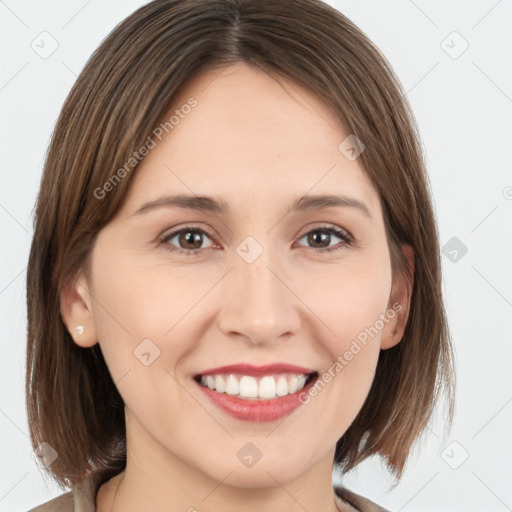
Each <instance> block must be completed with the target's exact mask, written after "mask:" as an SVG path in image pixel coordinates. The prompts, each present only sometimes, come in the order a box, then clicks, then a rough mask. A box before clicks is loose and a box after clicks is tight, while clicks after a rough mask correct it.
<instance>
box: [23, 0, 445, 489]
mask: <svg viewBox="0 0 512 512" xmlns="http://www.w3.org/2000/svg"><path fill="white" fill-rule="evenodd" d="M237 62H245V63H248V64H251V65H253V66H257V67H258V68H260V69H261V70H263V71H265V72H266V73H268V74H269V75H271V76H282V77H285V78H287V79H289V80H291V81H292V83H295V84H299V85H300V86H302V87H305V88H307V90H309V91H312V92H313V93H314V94H315V95H316V96H317V97H318V98H320V99H321V100H323V101H324V102H325V104H326V105H328V106H329V108H330V109H331V110H332V111H333V112H334V113H335V115H337V116H338V117H339V119H340V121H341V122H342V123H343V126H344V127H345V129H346V131H347V133H350V134H354V135H355V136H356V137H357V138H358V139H360V140H361V141H363V143H364V145H365V150H364V151H363V152H362V153H361V154H360V156H359V158H360V162H361V165H362V167H363V169H364V170H365V172H366V173H367V175H368V176H369V178H370V179H371V182H372V183H373V185H374V186H375V187H376V190H377V191H378V193H379V196H380V201H381V207H382V211H383V215H384V222H385V227H386V236H387V241H388V246H389V251H390V257H391V266H392V275H393V278H398V279H401V278H403V279H405V278H411V277H413V278H414V286H413V291H412V295H411V297H410V300H411V304H410V311H409V318H408V321H407V325H406V328H405V331H404V336H403V339H402V340H401V342H400V343H398V344H397V345H396V346H394V347H393V348H390V349H387V350H381V352H380V354H379V360H378V364H377V370H376V374H375V378H374V381H373V383H372V387H371V389H370V392H369V394H368V396H367V399H366V401H365V402H364V404H363V406H362V409H361V410H360V412H359V413H358V415H357V417H356V418H355V420H354V421H353V423H352V424H351V425H350V427H349V428H348V430H347V431H346V432H345V434H344V435H343V436H342V437H341V438H340V439H339V440H338V442H337V445H336V451H335V458H334V461H333V463H334V464H337V465H339V466H340V468H341V469H342V470H343V471H348V470H350V469H352V468H353V467H355V466H356V465H357V464H358V463H360V462H361V461H363V460H364V459H366V458H367V457H369V456H371V455H380V456H381V457H382V458H383V459H384V461H385V462H386V465H387V467H388V469H389V470H390V471H391V472H392V473H393V474H394V476H395V478H396V479H400V478H401V476H402V473H403V469H404V466H405V463H406V460H407V457H408V455H409V451H410V449H411V446H412V444H413V442H414V441H415V440H416V439H417V438H419V437H420V435H421V434H422V433H423V431H424V430H425V427H426V426H427V424H428V421H429V418H430V417H431V415H432V413H433V411H434V406H435V405H436V403H437V401H438V398H439V395H440V391H444V392H446V396H447V397H448V403H449V408H448V413H447V418H446V419H447V424H451V422H452V419H453V409H454V387H455V376H454V371H453V349H452V344H451V339H450V333H449V329H448V324H447V319H446V313H445V310H444V305H443V298H442V290H441V287H442V284H441V259H440V250H439V239H438V233H437V227H436V221H435V217H434V212H433V208H432V204H431V199H430V189H429V187H430V185H429V182H428V177H427V174H426V170H425V167H426V165H425V163H424V157H423V154H422V151H423V150H422V147H421V143H420V141H419V135H418V130H417V127H416V121H415V119H414V116H413V114H412V112H411V108H410V106H409V105H408V102H407V100H406V97H405V93H404V92H403V89H402V87H401V85H400V83H399V81H398V79H397V78H396V76H395V75H394V72H393V71H392V68H391V66H390V65H389V63H388V62H387V60H386V58H385V57H384V56H383V55H382V54H381V52H380V51H379V50H378V49H377V48H376V47H375V46H374V44H373V43H372V42H371V41H369V40H368V38H367V37H366V35H365V34H364V33H363V32H362V31H361V30H360V29H359V28H357V27H356V26H355V25H354V24H353V23H352V22H351V21H350V20H349V19H347V18H346V17H345V16H344V15H342V14H341V13H340V12H338V11H337V10H335V9H334V8H332V7H330V6H328V5H327V4H325V3H323V2H322V1H320V0H258V1H251V0H208V1H205V0H179V1H173V0H156V1H153V2H151V3H149V4H147V5H145V6H143V7H141V8H139V9H138V10H136V11H135V12H134V13H133V14H131V15H130V16H129V17H128V18H126V19H125V20H124V21H123V22H121V23H120V24H119V25H118V26H117V27H116V28H115V29H114V30H113V31H112V32H111V33H110V34H109V35H108V36H107V37H106V38H105V40H104V41H103V42H102V44H101V45H100V46H99V48H98V49H97V50H96V51H95V52H94V54H93V55H92V56H91V58H90V59H89V61H88V62H87V64H86V65H85V67H84V69H83V70H82V72H81V73H80V76H79V77H78V79H77V81H76V83H75V84H74V86H73V88H72V90H71V91H70V93H69V95H68V97H67V99H66V101H65V103H64V105H63V108H62V111H61V113H60V116H59V118H58V120H57V123H56V126H55V129H54V132H53V135H52V138H51V142H50V145H49V148H48V152H47V154H46V159H45V165H44V169H43V175H42V179H41V184H40V191H39V195H38V197H37V204H36V207H35V208H36V212H35V216H34V236H33V240H32V245H31V250H30V256H29V262H28V272H27V314H28V334H27V336H28V340H27V374H26V400H27V414H28V421H29V427H30V436H31V440H32V445H33V447H34V449H35V448H36V447H39V446H40V444H41V443H48V444H49V445H50V446H51V447H52V448H53V449H54V450H55V451H56V452H57V454H58V458H57V459H56V460H55V461H54V462H53V463H52V464H51V466H50V467H48V468H47V471H48V472H49V473H50V475H51V476H52V477H53V478H54V479H55V480H56V481H57V483H59V484H60V485H61V486H72V485H75V484H77V483H79V482H80V481H82V480H83V479H84V478H85V477H86V476H87V475H89V474H91V473H92V474H93V475H94V478H95V479H96V481H97V482H98V488H99V485H101V484H102V483H104V482H106V481H107V480H108V479H110V478H111V477H112V476H114V475H115V474H117V473H119V472H121V471H122V470H123V469H124V467H125V465H126V439H125V421H124V403H123V400H122V398H121V396H120V394H119V393H118V391H117V388H116V386H115V383H114V382H113V380H112V378H111V376H110V373H109V370H108V367H107V366H106V364H105V361H104V359H103V356H102V353H101V350H100V347H99V344H96V345H94V346H93V347H91V348H81V347H79V346H77V345H76V344H75V343H74V342H73V339H72V337H71V335H70V334H69V332H68V330H67V328H66V325H65V324H64V322H63V319H62V316H61V314H60V299H59V295H60V291H61V290H62V289H63V287H64V286H65V285H66V284H68V283H70V282H72V281H73V280H74V278H75V276H76V274H77V272H78V271H80V270H82V271H84V272H85V273H86V275H90V262H91V258H90V256H91V253H92V249H93V247H94V243H95V239H96V236H97V235H98V232H99V231H100V230H101V229H102V228H103V227H104V226H105V225H106V224H107V223H108V222H109V220H110V219H112V218H113V216H114V215H115V214H116V212H117V211H118V209H119V207H120V206H121V204H122V202H123V199H124V198H125V196H126V192H127V190H128V187H129V185H130V182H131V177H133V175H134V172H135V170H136V166H134V167H133V169H131V172H126V175H125V176H124V177H123V179H119V180H117V182H116V183H115V186H112V187H111V190H110V191H109V193H108V194H104V193H103V194H101V193H99V192H98V191H100V190H102V189H103V187H104V185H105V183H107V182H109V180H112V179H113V177H114V174H115V173H116V171H118V170H119V171H118V174H119V172H120V169H122V168H123V166H124V165H125V164H126V162H127V161H129V160H130V158H134V157H135V156H136V155H137V156H138V155H139V153H138V151H139V149H140V148H142V147H143V146H145V144H146V143H147V141H148V137H149V136H150V135H151V134H152V133H153V130H155V128H156V127H157V126H159V124H160V123H161V122H162V119H164V115H166V114H167V110H168V108H169V106H170V104H171V102H172V100H173V97H174V96H175V95H176V94H177V92H178V91H179V90H180V89H181V88H182V87H183V86H184V84H185V83H186V82H187V80H189V79H190V78H192V77H194V76H195V75H197V74H198V73H200V72H202V71H205V70H212V69H219V70H220V69H222V68H224V67H227V66H229V65H231V64H234V63H237ZM401 244H410V245H411V246H412V247H413V249H414V253H415V265H414V272H412V271H411V268H410V267H409V266H408V263H407V259H406V258H405V256H404V254H403V253H402V251H401V250H400V245H401Z"/></svg>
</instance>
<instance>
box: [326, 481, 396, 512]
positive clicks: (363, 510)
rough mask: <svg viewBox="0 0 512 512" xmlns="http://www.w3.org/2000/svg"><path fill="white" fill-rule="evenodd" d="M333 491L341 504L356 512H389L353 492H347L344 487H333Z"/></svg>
mask: <svg viewBox="0 0 512 512" xmlns="http://www.w3.org/2000/svg"><path fill="white" fill-rule="evenodd" d="M334 491H335V493H336V495H337V496H338V497H339V498H340V501H342V503H343V504H348V505H350V506H352V507H353V509H352V510H354V511H357V512H389V510H387V509H385V508H382V507H381V506H380V505H377V503H375V502H373V501H371V500H369V499H368V498H365V497H364V496H361V495H359V494H356V493H355V492H352V491H349V490H348V489H346V488H345V487H335V488H334Z"/></svg>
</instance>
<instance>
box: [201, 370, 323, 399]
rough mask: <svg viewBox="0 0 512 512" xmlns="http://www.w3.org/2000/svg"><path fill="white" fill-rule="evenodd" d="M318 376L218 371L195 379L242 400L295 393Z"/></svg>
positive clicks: (272, 397) (220, 392)
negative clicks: (260, 374) (246, 373)
mask: <svg viewBox="0 0 512 512" xmlns="http://www.w3.org/2000/svg"><path fill="white" fill-rule="evenodd" d="M317 377H318V372H311V373H291V372H280V373H273V374H271V375H263V376H259V377H255V376H252V375H244V374H240V373H218V374H210V375H201V374H199V375H196V376H195V377H194V380H195V381H196V382H197V383H198V384H199V385H200V386H203V387H205V388H208V389H210V390H212V391H215V392H216V393H219V394H226V395H230V396H232V397H234V398H240V399H242V400H254V401H263V400H275V399H278V398H281V397H284V396H288V395H293V394H295V393H298V392H300V391H301V390H302V389H304V387H305V386H307V385H308V384H310V383H311V382H312V381H313V380H316V379H317Z"/></svg>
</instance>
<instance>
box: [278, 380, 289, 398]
mask: <svg viewBox="0 0 512 512" xmlns="http://www.w3.org/2000/svg"><path fill="white" fill-rule="evenodd" d="M287 394H288V381H287V380H286V379H285V378H284V377H279V379H277V385H276V395H277V396H285V395H287Z"/></svg>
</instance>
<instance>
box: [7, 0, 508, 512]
mask: <svg viewBox="0 0 512 512" xmlns="http://www.w3.org/2000/svg"><path fill="white" fill-rule="evenodd" d="M144 3H145V2H142V1H140V0H129V1H121V0H108V1H101V2H100V1H99V0H89V1H85V0H73V1H69V0H68V1H60V2H59V1H45V2H41V1H39V2H37V1H35V0H33V1H15V0H5V1H4V0H0V39H1V45H0V52H1V64H0V66H1V67H0V130H1V134H0V140H1V145H0V148H1V171H0V226H1V229H2V244H1V250H0V252H1V258H2V259H1V262H2V264H1V266H0V307H1V312H2V316H1V323H0V336H1V339H2V352H1V353H2V357H1V358H0V365H1V366H0V390H1V391H0V434H1V435H0V461H1V470H0V475H1V476H0V511H7V510H9V511H16V510H20V511H21V510H27V509H29V508H31V507H33V506H35V505H37V504H40V503H42V502H43V501H46V500H48V499H50V498H51V497H53V496H57V495H58V494H60V493H61V492H62V491H60V490H59V489H58V488H57V487H56V486H55V485H53V484H51V483H45V480H44V479H43V476H42V473H41V471H40V470H38V469H37V467H36V465H35V462H34V460H33V455H32V453H31V448H30V444H29V440H28V437H27V432H28V429H27V423H26V414H25V404H24V395H23V387H24V364H25V362H24V358H25V342H26V341H25V334H26V307H25V284H26V265H27V258H28V251H29V246H30V241H31V235H32V208H33V206H34V202H35V198H36V194H37V190H38V186H39V180H40V176H41V171H42V164H43V159H44V155H45V151H46V147H47V144H48V140H49V137H50V134H51V131H52V129H53V125H54V123H55V121H56V118H57V116H58V113H59V111H60V108H61V106H62V103H63V101H64V99H65V96H66V95H67V93H68V91H69V90H70V88H71V86H72V84H73V82H74V81H75V78H76V76H77V74H78V73H79V71H80V70H81V69H82V67H83V65H84V64H85V62H86V60H87V58H88V57H89V56H90V54H91V53H92V52H93V50H94V49H95V48H96V47H97V46H98V45H99V43H100V42H101V40H102V39H103V38H104V37H105V36H106V35H107V34H108V33H109V32H110V31H111V30H112V29H113V27H114V26H115V25H116V24H117V23H118V22H119V21H121V20H122V19H123V18H125V17H126V16H127V15H128V14H130V13H131V12H132V11H133V10H135V9H136V8H137V7H139V6H141V5H143V4H144ZM329 3H330V4H331V5H333V6H334V7H336V8H338V9H339V10H340V11H342V12H343V13H344V14H346V15H347V16H348V17H349V18H350V19H352V20H353V21H354V22H355V23H356V24H357V25H358V26H359V27H360V28H361V29H362V30H363V31H365V32H366V33H367V34H368V36H369V37H370V38H371V39H372V40H373V41H374V42H375V43H376V44H377V46H378V47H379V48H380V49H381V50H382V51H383V53H384V54H385V55H386V56H387V58H388V59H389V60H390V62H391V64H392V66H393V67H394V69H395V70H396V72H397V74H398V76H399V78H400V80H401V81H402V83H403V84H404V87H405V90H406V91H407V97H408V99H409V101H410V102H411V104H412V106H413V110H414V112H415V114H416V117H417V119H418V123H419V127H420V132H421V136H422V139H423V142H424V146H425V150H426V154H427V160H428V170H429V176H430V180H431V185H432V192H433V196H434V200H435V208H436V213H437V218H438V222H439V231H440V237H441V244H442V245H443V246H445V245H446V244H448V243H449V245H448V246H447V250H446V252H447V254H448V255H447V256H446V255H444V256H443V273H444V291H445V296H446V304H447V310H448V313H449V320H450V325H451V329H452V334H453V338H454V343H455V349H456V356H457V370H458V395H457V397H458V401H457V410H456V419H455V424H454V428H453V429H452V432H451V433H450V434H449V435H447V436H444V435H443V430H444V429H443V415H442V409H440V413H439V414H438V416H437V420H436V421H433V422H432V423H431V425H430V428H429V434H428V437H425V440H424V442H423V444H422V445H421V446H418V448H422V449H421V450H420V449H417V450H415V452H414V453H413V454H412V456H411V459H410V462H409V465H408V467H407V471H406V473H405V476H404V478H403V480H402V481H401V483H400V484H399V485H398V486H397V487H395V488H394V489H393V490H392V491H389V485H390V483H391V479H390V478H389V475H387V473H386V471H385V469H384V468H383V467H382V465H381V464H380V462H379V461H378V460H371V461H368V462H367V463H364V464H362V465H361V466H360V467H359V468H358V469H357V470H356V471H354V472H352V474H350V475H349V476H348V477H347V478H346V482H345V483H346V485H347V486H348V487H349V488H350V487H351V488H352V489H354V490H355V491H356V492H360V493H362V494H364V495H366V496H368V497H370V498H372V499H374V500H376V501H378V502H379V503H380V504H381V505H383V506H386V507H387V508H389V509H390V510H392V511H394V512H398V511H402V510H403V511H405V512H412V511H431V510H436V511H443V510H447V511H463V510H464V511H483V510H485V511H486V512H491V511H496V512H501V511H505V510H512V488H511V485H510V483H511V482H510V476H511V474H512V464H511V462H510V460H511V457H512V441H511V440H510V432H511V428H510V427H511V425H512V386H511V378H510V374H511V365H510V362H511V354H512V348H511V347H512V344H511V339H510V332H511V327H512V325H511V324H512V322H511V317H512V315H511V313H512V275H511V272H510V262H511V261H512V242H511V231H512V230H511V227H512V222H511V221H512V172H511V163H512V162H511V160H512V157H511V152H510V148H511V145H512V144H511V143H512V138H511V134H512V128H511V120H512V57H511V55H512V30H511V28H512V23H511V22H512V2H511V1H510V0H500V1H496V0H492V1H487V0H486V1H483V0H482V1H474V2H467V1H463V0H459V1H453V0H451V1H440V0H438V1H426V0H415V1H412V0H400V1H398V0H397V1H382V0H381V1H377V0H374V1H364V2H362V1H356V0H339V1H330V2H329ZM44 31H46V32H48V33H49V34H51V38H53V39H55V41H56V42H57V43H58V48H57V49H56V51H55V52H54V53H53V54H52V55H50V56H48V58H45V59H43V58H41V56H40V55H38V53H37V52H36V51H34V49H33V48H32V47H31V45H32V46H34V47H36V48H37V47H38V46H37V45H39V47H38V48H39V52H42V51H44V50H43V46H44V48H45V49H46V51H48V49H51V44H52V41H51V38H50V36H48V35H42V36H41V35H40V34H41V33H42V32H44ZM454 31H455V32H457V33H458V34H453V32H454ZM42 38H46V39H44V40H43V42H41V39H42ZM464 40H465V41H466V42H467V44H469V47H468V48H467V50H466V51H464V52H463V53H461V52H462V50H463V49H464V47H465V44H466V43H465V42H464ZM460 53H461V54H460ZM459 54H460V55H459ZM44 56H45V55H44ZM453 237H456V238H457V240H455V241H454V240H451V239H452V238H453ZM450 240H451V242H450ZM450 244H452V245H450ZM453 244H455V245H453ZM457 244H458V245H457ZM461 244H464V246H466V247H467V253H466V254H464V255H462V252H461V250H460V247H461ZM454 250H455V251H457V252H456V253H454V252H453V251H454ZM450 253H451V254H450ZM455 256H456V257H457V259H456V261H452V260H453V259H454V257H455ZM466 457H467V459H466ZM465 459H466V460H465Z"/></svg>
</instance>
